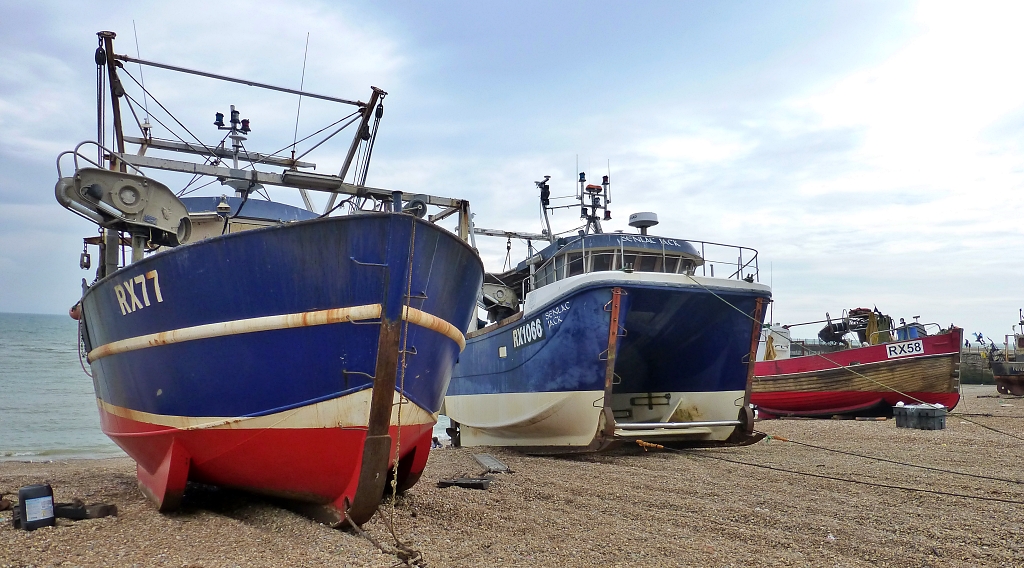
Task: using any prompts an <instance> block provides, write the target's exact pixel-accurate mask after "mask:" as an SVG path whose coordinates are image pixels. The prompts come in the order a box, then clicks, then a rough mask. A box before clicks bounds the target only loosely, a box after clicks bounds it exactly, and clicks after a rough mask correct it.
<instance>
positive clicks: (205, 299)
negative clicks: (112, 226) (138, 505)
mask: <svg viewBox="0 0 1024 568" xmlns="http://www.w3.org/2000/svg"><path fill="white" fill-rule="evenodd" d="M414 226H415V247H414V249H413V251H412V254H411V255H410V248H409V242H410V239H411V238H412V233H413V228H414ZM410 265H411V266H410ZM410 271H411V277H412V281H411V284H410V285H408V287H409V289H410V290H411V300H410V302H409V305H410V306H411V307H412V308H416V309H418V310H421V311H424V312H426V313H428V314H431V315H434V316H436V317H438V318H441V319H443V320H445V321H447V322H449V323H451V324H453V325H454V326H455V327H457V328H459V329H465V328H466V326H467V325H468V322H469V320H470V318H471V317H472V315H473V307H474V306H473V304H474V302H473V299H474V298H475V295H476V290H477V289H478V288H479V286H480V282H481V279H482V266H481V264H480V261H479V259H478V257H477V256H476V254H475V253H474V252H473V250H472V249H470V248H469V247H468V246H467V245H466V244H465V243H463V242H462V241H460V240H459V239H457V238H456V237H454V236H453V235H451V234H448V233H447V232H445V231H444V230H442V229H440V228H437V227H435V226H433V225H431V224H428V223H426V222H423V221H418V220H414V219H413V218H412V217H410V216H407V215H387V214H373V215H358V216H349V217H335V218H326V219H322V220H316V221H304V222H299V223H292V224H286V225H282V226H279V227H272V228H268V229H261V230H253V231H247V232H242V233H235V234H230V235H225V236H223V237H219V238H213V239H209V240H207V241H203V242H199V243H195V244H192V245H189V246H184V247H178V248H175V249H171V250H168V251H166V252H162V253H159V254H155V255H152V256H150V257H148V258H146V259H144V260H142V261H140V262H137V263H135V264H132V265H129V266H127V267H125V268H123V269H121V270H119V271H117V272H116V273H114V274H112V275H111V276H109V277H108V278H105V279H104V280H102V281H100V282H98V283H97V284H96V285H94V286H93V287H92V288H90V289H89V291H88V292H87V293H86V295H85V297H84V298H83V300H82V305H83V311H84V316H85V322H86V332H87V333H86V336H87V342H88V343H89V347H90V348H91V349H94V348H97V347H99V346H101V345H105V344H109V343H112V342H115V341H118V340H124V339H127V338H132V337H138V336H144V335H147V334H153V333H159V332H167V331H169V330H175V329H182V328H188V327H192V326H198V325H203V324H211V323H218V322H233V321H239V320H245V319H249V318H258V317H262V316H274V315H280V314H298V313H304V312H313V311H317V310H327V309H333V308H341V307H347V306H358V305H365V304H380V303H384V304H385V305H390V306H391V309H392V311H394V310H395V309H400V307H401V303H402V300H403V297H404V295H405V287H406V284H404V283H405V281H406V278H407V275H408V274H409V273H410ZM153 272H155V273H156V277H155V278H151V277H149V276H148V275H149V274H152V273H153ZM129 287H131V289H132V290H131V293H127V292H128V288H129ZM116 288H119V289H116ZM157 288H159V292H158V290H157ZM144 294H145V296H144ZM122 296H123V297H122ZM158 296H159V298H158ZM158 300H159V301H158ZM126 308H127V309H126ZM393 316H394V314H392V318H393ZM378 328H379V326H378V325H365V324H360V323H342V324H331V325H318V326H314V327H298V328H293V329H279V330H270V331H261V332H257V333H240V334H233V335H226V336H223V337H211V338H207V339H202V340H198V341H186V342H180V343H175V344H170V345H161V346H157V347H150V348H145V349H138V350H134V351H130V352H125V353H120V354H116V355H111V356H107V357H103V358H101V359H99V360H97V361H94V362H93V363H92V368H93V372H94V374H95V379H94V381H95V387H96V394H97V396H98V397H99V399H101V400H102V401H104V402H107V403H109V404H111V405H114V406H117V407H121V408H126V409H131V410H135V411H142V412H146V413H153V414H159V415H172V416H185V417H211V416H212V417H252V416H261V415H266V414H271V413H275V412H280V411H282V410H287V409H289V408H295V407H300V406H303V405H309V404H312V403H315V402H318V401H323V400H327V399H331V398H336V397H341V396H344V395H346V394H349V393H353V392H356V391H359V390H362V389H366V388H369V387H370V386H371V384H372V382H371V379H370V377H371V376H372V375H373V373H374V368H375V363H376V359H377V339H378V337H377V336H378ZM408 330H409V333H408V345H409V349H408V350H409V351H410V352H414V353H415V354H411V355H409V356H408V367H407V369H406V376H407V377H408V378H407V380H406V384H405V394H406V396H407V397H408V398H410V399H411V400H412V401H413V402H414V403H415V404H416V405H418V406H420V407H421V408H423V409H425V410H427V411H428V412H437V410H438V409H439V407H440V405H441V401H442V397H443V395H444V392H445V389H446V387H447V383H448V380H449V377H450V372H451V368H452V365H453V364H454V362H455V360H456V357H457V356H458V352H459V348H458V345H457V344H456V343H455V342H453V341H452V340H451V339H450V338H448V337H445V336H444V335H442V334H440V333H437V332H435V331H432V330H429V329H425V328H423V327H419V326H414V325H410V326H408Z"/></svg>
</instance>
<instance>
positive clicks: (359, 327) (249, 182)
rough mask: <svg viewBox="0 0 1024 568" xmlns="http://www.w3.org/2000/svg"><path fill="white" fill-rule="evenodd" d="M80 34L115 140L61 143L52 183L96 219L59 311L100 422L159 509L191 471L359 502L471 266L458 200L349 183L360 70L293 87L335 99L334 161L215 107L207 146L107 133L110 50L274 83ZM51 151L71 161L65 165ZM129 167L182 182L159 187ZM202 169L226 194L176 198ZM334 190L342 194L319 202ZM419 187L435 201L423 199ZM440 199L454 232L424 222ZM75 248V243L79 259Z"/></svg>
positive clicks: (447, 343)
mask: <svg viewBox="0 0 1024 568" xmlns="http://www.w3.org/2000/svg"><path fill="white" fill-rule="evenodd" d="M99 36H100V41H101V46H100V48H99V49H98V50H97V57H96V61H97V65H98V73H97V76H98V77H99V82H100V85H98V86H99V87H102V86H103V84H104V83H105V82H109V84H110V85H111V91H110V97H111V98H110V101H111V106H112V110H113V117H114V130H113V138H114V144H115V148H113V149H108V148H106V147H105V146H104V144H103V139H104V132H103V130H102V126H101V129H100V131H99V134H100V140H99V141H97V142H85V143H82V144H80V145H79V146H78V147H76V148H75V149H74V150H73V151H70V152H65V153H63V154H62V155H61V157H59V158H58V174H59V178H60V179H59V181H58V183H57V186H56V197H57V200H58V201H59V202H60V203H61V204H62V205H63V206H65V207H66V208H67V209H69V210H71V211H73V212H75V213H77V214H79V215H80V216H82V217H84V218H86V219H89V220H90V221H93V222H94V223H95V224H96V225H98V226H99V227H100V230H101V237H100V238H98V239H96V238H93V239H86V243H87V246H88V244H89V243H91V244H94V245H98V246H99V247H100V252H99V256H100V262H98V263H97V264H98V266H97V271H96V279H95V280H94V281H93V282H91V283H86V282H85V280H84V279H83V296H82V299H81V301H80V302H79V303H78V304H77V305H76V306H75V307H74V308H73V309H72V317H75V318H77V319H79V321H80V324H81V325H80V331H81V345H82V353H83V356H84V359H85V360H86V361H87V362H88V365H89V369H90V370H91V373H92V377H93V382H94V386H95V390H96V398H97V405H98V407H99V412H100V421H101V426H102V428H103V431H104V432H105V433H106V434H107V435H108V436H110V438H111V439H113V440H114V442H115V443H117V444H118V445H119V446H120V447H121V448H123V449H124V450H125V451H126V452H127V453H128V455H129V456H131V457H132V458H133V459H134V460H135V461H136V462H137V464H138V467H137V473H138V480H139V485H140V487H141V489H142V490H143V492H144V493H145V494H146V495H147V496H148V497H149V498H150V499H151V500H152V501H153V502H154V503H155V504H156V505H157V506H158V507H159V509H160V510H161V511H169V510H173V509H175V508H176V507H177V506H178V505H179V504H180V501H181V498H182V494H183V492H184V490H185V487H186V483H187V482H188V481H196V482H202V483H207V484H213V485H220V486H227V487H234V488H240V489H245V490H250V491H254V492H259V493H263V494H268V495H273V496H277V497H282V498H286V499H289V500H292V501H294V502H295V503H299V504H301V505H297V507H298V508H300V509H302V510H304V511H306V512H308V513H309V514H311V515H313V516H314V517H316V518H318V519H320V520H323V521H325V522H328V523H330V524H332V525H339V524H341V523H342V522H345V521H346V519H347V520H350V521H351V522H353V523H357V524H359V523H363V522H365V521H366V520H368V519H369V518H370V516H372V514H373V513H374V511H375V510H376V507H377V505H378V503H379V502H380V499H381V497H382V496H383V495H384V494H385V491H388V492H389V493H390V492H391V491H403V490H405V489H407V488H409V487H411V486H412V485H413V484H414V483H416V481H417V479H418V478H419V477H420V474H421V473H422V471H423V468H424V466H425V464H426V460H427V455H428V452H429V449H430V442H431V433H432V428H433V425H434V423H435V421H436V418H437V413H438V411H439V409H440V406H441V404H442V400H443V396H444V393H445V390H446V388H447V386H448V381H449V379H450V377H451V372H452V367H453V365H454V363H455V360H456V359H457V357H458V355H459V353H460V351H461V349H462V348H463V346H464V345H465V337H464V335H463V331H464V330H466V329H467V328H468V326H469V323H470V321H471V319H472V316H473V310H474V298H475V297H476V292H477V290H478V289H479V288H480V286H481V282H482V277H483V266H482V264H481V262H480V259H479V257H478V255H477V254H476V252H475V251H474V249H473V248H472V247H470V246H469V244H468V243H467V242H466V241H467V239H468V238H469V234H468V230H469V223H468V213H469V204H468V202H465V201H461V200H457V199H450V198H444V197H436V196H427V195H418V194H407V193H405V194H404V193H402V192H401V191H390V190H384V189H378V188H372V187H368V186H366V185H365V176H366V167H365V166H366V165H367V164H368V160H369V150H370V149H372V144H373V140H374V139H375V137H376V132H377V124H378V123H379V120H380V118H381V115H382V111H383V106H382V100H383V97H384V95H386V93H384V91H382V90H380V89H377V88H374V89H373V90H372V93H371V97H370V99H369V101H368V102H366V103H363V102H359V101H345V100H343V99H336V98H333V97H323V96H320V95H314V94H310V93H303V92H297V93H296V94H300V95H301V96H307V97H308V96H319V97H321V98H325V99H328V100H332V101H335V102H342V103H348V104H352V105H354V106H355V107H356V111H355V112H354V113H353V115H350V116H351V118H352V120H351V122H352V123H354V124H355V125H356V129H357V132H356V134H355V136H354V137H353V140H352V143H351V145H350V148H349V153H348V155H347V157H346V160H345V164H344V165H343V167H342V169H341V173H340V174H339V175H337V176H335V175H325V174H315V173H311V172H309V171H308V169H309V168H312V167H313V164H311V163H308V162H302V161H301V160H300V159H297V158H296V157H295V153H294V152H293V153H292V154H291V156H290V157H289V156H281V155H277V154H276V153H275V154H267V155H262V154H255V153H252V154H250V153H249V152H248V151H247V150H245V148H244V144H243V141H244V140H246V137H247V135H248V134H249V132H250V130H251V127H250V125H249V121H248V120H245V119H241V118H240V117H239V113H238V111H237V110H235V109H234V107H232V112H231V115H230V119H229V121H228V122H227V123H225V121H224V117H223V115H220V114H219V113H218V115H217V118H216V121H215V124H216V125H217V127H218V129H220V130H225V131H227V134H226V135H225V138H224V139H223V140H222V143H221V144H219V145H218V144H209V145H207V144H203V143H202V142H201V141H198V140H196V141H194V142H190V143H186V142H183V139H178V140H163V139H159V138H157V137H155V136H154V135H153V133H152V130H151V129H148V128H146V127H144V126H142V125H141V124H140V127H141V128H142V136H141V137H140V138H131V137H128V136H125V135H124V134H123V132H122V130H121V121H120V104H122V103H123V102H126V103H127V104H129V105H131V104H132V101H133V99H132V97H131V95H130V94H128V93H127V91H126V89H124V88H123V86H122V84H121V80H122V78H121V77H119V74H121V73H123V74H127V73H128V72H127V71H125V70H124V69H125V68H124V66H123V63H126V62H133V63H138V64H140V65H152V66H155V67H159V68H163V69H171V70H175V71H180V72H186V73H195V74H199V75H202V76H205V77H212V78H221V79H226V80H229V81H235V82H243V83H245V84H248V85H257V86H263V87H266V88H271V89H276V90H285V91H289V92H291V90H289V89H282V88H277V87H272V86H268V85H260V84H258V83H254V82H251V81H240V80H237V79H232V78H230V77H221V76H217V75H215V74H212V73H205V72H195V71H192V70H188V69H184V68H179V67H174V66H170V65H166V64H162V63H161V64H157V63H154V62H148V61H142V60H139V59H135V58H130V57H128V56H123V55H116V54H115V53H114V51H113V45H112V44H113V38H114V34H113V33H110V32H101V33H100V34H99ZM139 86H140V87H141V84H140V85H139ZM98 92H100V93H101V95H102V93H103V90H102V88H100V89H98ZM147 93H148V92H147ZM148 94H149V96H150V97H151V100H153V99H152V97H153V94H152V93H148ZM122 98H123V101H122ZM99 103H100V104H99V105H98V107H99V116H98V118H99V123H100V125H102V124H103V123H104V113H105V112H106V109H105V107H104V104H103V100H102V98H101V99H100V101H99ZM134 112H135V109H134V108H133V113H134ZM373 118H376V122H374V125H373V128H372V129H370V128H369V123H370V121H371V119H373ZM175 120H177V119H175ZM146 123H147V124H148V120H147V121H146ZM330 136H333V134H331V135H330ZM330 136H328V138H329V137H330ZM226 140H230V141H231V145H230V146H227V145H226V144H225V141H226ZM324 141H325V140H318V141H314V142H312V143H311V144H315V145H314V147H316V146H319V145H320V144H322V143H323V142H324ZM125 143H129V144H135V145H137V146H138V147H139V151H136V152H127V151H125ZM89 145H95V146H96V147H98V148H99V151H98V154H97V155H96V156H95V159H93V158H91V157H89V156H87V155H86V154H85V153H84V151H83V148H84V147H87V146H89ZM359 149H362V156H363V162H362V163H361V164H360V168H358V171H357V172H356V175H355V176H354V180H353V181H354V183H348V182H346V181H345V178H346V173H347V172H348V170H349V166H350V165H351V164H352V161H353V157H354V156H355V155H356V154H357V151H358V150H359ZM158 151H163V152H165V153H168V154H170V153H172V152H173V153H175V154H174V155H180V154H181V153H183V152H184V153H189V154H194V155H198V156H199V157H200V158H201V160H197V161H195V162H188V161H180V160H176V159H171V158H168V157H158V156H154V155H152V153H153V152H158ZM300 157H301V156H300ZM62 159H63V160H62ZM62 161H63V162H64V163H67V162H68V161H73V162H74V171H73V172H70V173H69V175H65V173H64V171H63V170H62V167H61V166H62ZM273 166H280V167H282V168H283V171H280V172H275V171H272V170H271V169H270V168H271V167H273ZM150 170H162V171H165V172H179V173H188V174H191V176H192V180H193V181H191V182H189V183H188V184H187V185H185V188H184V189H183V190H181V191H178V192H175V191H172V190H171V189H170V188H169V186H168V185H167V184H165V183H163V182H161V181H158V180H157V179H155V178H153V177H150V176H149V174H148V173H147V172H148V171H150ZM202 176H207V177H210V178H213V181H214V182H216V181H218V180H219V181H220V182H221V183H222V184H223V185H224V186H227V187H229V188H231V190H232V192H233V193H234V195H232V196H227V195H222V196H216V195H214V196H207V197H185V196H183V195H182V194H183V193H185V191H187V189H188V188H189V186H190V185H191V184H193V182H194V181H195V180H197V179H200V178H201V177H202ZM185 179H188V178H185ZM264 185H275V186H279V187H292V188H297V189H299V190H300V192H301V193H302V197H303V199H304V201H305V203H306V204H307V205H308V206H309V207H307V208H305V209H304V208H301V207H295V206H292V205H287V204H283V203H277V202H272V201H268V200H264V199H261V198H260V194H265V191H264ZM309 190H317V191H325V192H329V193H330V195H331V197H330V200H329V201H328V203H327V206H326V209H325V210H324V211H322V212H319V211H312V209H313V208H312V206H311V205H310V204H311V201H310V200H309V196H308V194H307V193H306V192H307V191H309ZM338 195H347V196H348V198H347V199H345V200H344V201H342V202H341V203H340V204H339V205H340V206H338V205H335V198H336V197H337V196H338ZM431 207H435V208H440V210H441V212H440V213H438V214H436V215H433V216H431V217H426V216H425V213H426V212H427V211H428V210H429V209H430V208H431ZM341 212H348V213H349V214H347V215H340V214H339V213H341ZM451 216H455V217H452V218H453V219H457V226H456V230H455V232H454V233H453V232H451V231H449V230H447V229H445V228H443V227H441V226H440V225H438V224H437V223H436V221H440V220H441V219H444V218H446V217H451ZM122 235H123V236H122ZM129 249H130V251H131V252H130V255H128V254H125V251H126V250H129ZM90 264H91V254H90V253H89V252H88V249H87V250H86V251H84V252H83V256H82V268H89V267H90ZM388 480H391V481H393V484H392V485H388Z"/></svg>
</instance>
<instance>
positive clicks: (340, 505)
mask: <svg viewBox="0 0 1024 568" xmlns="http://www.w3.org/2000/svg"><path fill="white" fill-rule="evenodd" d="M100 418H101V423H102V426H103V431H104V433H106V434H107V435H108V436H110V438H111V439H112V440H114V442H115V443H117V445H119V446H120V447H121V448H123V449H124V450H125V452H127V453H128V455H130V456H132V458H134V459H135V461H136V462H137V463H138V477H139V484H140V487H141V488H142V490H143V491H144V492H145V493H146V494H147V495H148V496H149V497H150V498H151V499H153V500H154V501H155V502H156V503H157V504H158V505H159V507H160V509H161V510H162V511H165V510H173V509H174V508H175V507H176V506H177V504H178V502H179V501H180V499H181V494H182V492H183V491H184V489H185V483H186V481H197V482H201V483H208V484H212V485H220V486H225V487H233V488H238V489H243V490H247V491H253V492H257V493H263V494H267V495H273V496H277V497H284V498H288V499H293V500H296V501H301V502H305V503H310V504H315V505H322V506H325V507H323V508H324V509H325V511H324V513H325V515H324V516H327V517H332V516H333V517H334V518H337V519H339V520H340V519H343V518H344V516H343V513H341V511H344V510H346V508H347V504H346V501H348V502H349V503H351V502H352V500H353V498H354V496H355V493H356V488H357V486H358V481H359V471H360V466H361V461H362V456H363V442H364V440H365V438H366V428H365V427H364V428H339V427H334V428H259V429H256V428H251V429H243V428H239V429H232V428H207V429H192V430H187V429H179V428H169V427H167V426H162V425H155V424H150V423H147V422H139V421H136V420H132V419H129V418H125V417H121V416H116V415H114V414H111V413H109V412H106V411H104V410H103V409H102V408H101V409H100ZM398 430H399V429H398V428H397V427H396V426H394V425H392V426H391V430H390V434H391V438H392V447H391V454H392V455H393V454H394V451H395V443H396V442H395V441H396V440H397V439H398V437H399V431H398ZM431 433H432V424H410V425H403V426H402V428H401V438H400V439H401V461H400V465H399V489H400V490H401V489H405V488H407V487H410V486H412V485H413V484H414V483H415V482H416V480H417V479H419V477H420V474H421V473H422V472H423V468H424V467H425V466H426V463H427V457H428V454H429V451H430V441H431ZM391 465H392V466H393V465H394V463H393V462H392V464H391ZM314 514H317V513H314Z"/></svg>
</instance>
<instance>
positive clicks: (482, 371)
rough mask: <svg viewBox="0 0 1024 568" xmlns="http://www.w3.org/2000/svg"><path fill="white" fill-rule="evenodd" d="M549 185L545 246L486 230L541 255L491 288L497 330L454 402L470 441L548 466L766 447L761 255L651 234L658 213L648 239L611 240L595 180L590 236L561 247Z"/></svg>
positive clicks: (636, 218)
mask: <svg viewBox="0 0 1024 568" xmlns="http://www.w3.org/2000/svg"><path fill="white" fill-rule="evenodd" d="M547 180H548V178H545V180H544V181H542V182H537V185H538V186H539V187H540V190H541V206H542V210H543V212H544V218H545V223H546V224H547V229H546V230H545V231H544V232H543V233H541V234H535V233H522V232H517V231H501V230H490V229H475V232H476V234H482V235H490V236H499V237H506V238H509V239H511V238H516V237H518V238H522V239H528V242H529V243H530V245H531V246H530V249H531V250H530V251H529V257H528V258H527V259H525V260H524V261H522V262H520V263H519V264H518V266H516V267H515V268H514V269H512V270H508V271H506V272H503V273H488V274H487V275H486V276H485V280H484V285H483V288H482V294H481V298H482V300H481V306H482V307H483V308H484V309H486V310H487V313H488V318H489V320H490V322H491V323H489V324H488V325H481V326H479V329H476V330H474V331H471V332H470V333H469V334H467V341H466V349H465V351H464V352H463V353H462V355H461V356H460V357H459V362H458V364H457V365H456V367H455V371H454V374H453V377H452V381H451V384H450V385H449V387H448V393H447V395H446V397H445V414H447V415H448V416H449V417H450V418H451V419H452V421H453V422H455V423H457V425H453V431H452V432H453V434H454V435H455V437H456V440H457V442H458V443H461V444H462V445H493V446H514V447H518V448H522V449H526V450H529V451H534V452H544V453H548V452H578V451H598V450H603V449H606V448H609V447H611V446H614V445H616V444H618V443H621V442H623V441H630V440H638V439H642V440H646V441H650V442H656V443H661V444H726V443H729V444H738V443H744V442H748V441H750V440H752V439H754V438H753V436H752V428H753V413H752V411H751V409H750V406H749V401H750V389H751V378H752V373H753V364H754V353H755V352H756V348H757V342H758V338H759V332H760V329H761V324H762V321H763V317H764V308H765V305H766V303H767V302H768V301H769V299H770V295H771V294H770V290H769V288H768V286H765V285H763V284H760V283H758V282H757V278H758V273H757V253H756V251H754V250H753V249H748V248H744V247H734V246H730V245H717V244H714V243H707V242H700V241H689V240H683V239H676V238H669V237H662V236H656V235H653V234H648V229H649V228H650V227H652V226H654V225H655V224H656V223H657V216H656V215H655V214H653V213H638V214H634V215H632V216H631V217H630V226H632V227H635V228H637V229H639V233H637V234H627V233H623V232H613V233H605V232H604V231H603V230H602V226H601V221H609V220H610V219H611V214H610V211H609V210H608V209H607V207H608V204H609V203H610V191H611V189H610V183H609V180H608V176H604V179H603V182H602V184H601V185H588V184H586V176H585V174H583V173H581V174H580V186H579V189H578V191H577V192H576V195H575V197H576V199H577V200H578V201H579V205H578V207H580V209H579V210H580V211H581V218H583V219H586V225H585V227H584V228H582V229H581V230H579V233H578V234H577V235H573V236H569V237H556V236H555V235H553V234H552V233H551V229H550V222H549V221H548V215H547V214H548V212H549V211H551V210H554V209H556V207H552V206H551V205H550V202H551V197H550V187H549V185H548V184H547ZM571 207H577V206H576V205H573V206H571ZM535 241H548V244H547V245H546V246H545V247H544V248H542V249H540V250H539V251H534V250H532V243H533V242H535ZM710 251H715V252H716V253H717V254H719V256H718V257H715V258H718V259H721V258H722V257H723V256H724V257H725V258H729V259H730V260H728V261H725V262H718V261H716V260H713V259H712V258H711V257H709V256H708V253H709V252H710ZM716 268H717V270H719V276H718V277H716V276H715V270H716ZM481 323H483V322H481Z"/></svg>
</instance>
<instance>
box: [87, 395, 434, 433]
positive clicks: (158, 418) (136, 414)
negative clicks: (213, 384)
mask: <svg viewBox="0 0 1024 568" xmlns="http://www.w3.org/2000/svg"><path fill="white" fill-rule="evenodd" d="M371 394H372V392H371V389H364V390H361V391H358V392H355V393H352V394H350V395H346V396H343V397H339V398H334V399H330V400H325V401H321V402H317V403H315V404H310V405H307V406H300V407H298V408H293V409H291V410H285V411H282V412H277V413H275V414H268V415H264V416H251V417H234V418H232V417H226V416H172V415H167V414H153V413H150V412H143V411H141V410H132V409H130V408H124V407H123V406H116V405H113V404H110V403H109V402H106V401H104V400H100V399H98V398H97V399H96V404H97V406H99V408H100V410H102V411H103V412H105V413H106V414H107V415H109V417H108V418H104V419H103V420H104V421H109V420H110V419H111V418H112V417H117V418H127V419H129V420H134V421H135V422H144V423H146V424H153V425H157V426H164V427H167V428H174V429H177V430H185V431H188V430H262V429H265V428H366V424H367V420H369V417H370V397H371ZM399 404H401V405H402V407H403V408H402V419H401V424H402V425H404V426H412V425H417V424H430V425H433V424H434V423H435V422H437V415H436V414H430V413H429V412H427V411H426V410H424V409H422V408H420V407H419V406H417V405H416V404H413V403H412V402H411V401H410V400H409V399H408V398H404V397H400V396H399V394H398V393H397V392H396V393H395V397H394V405H393V407H392V410H391V424H392V425H394V426H397V425H398V424H399V420H398V407H399ZM109 430H110V428H108V424H106V423H104V431H105V432H107V431H109ZM120 435H131V434H123V433H122V434H120Z"/></svg>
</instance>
